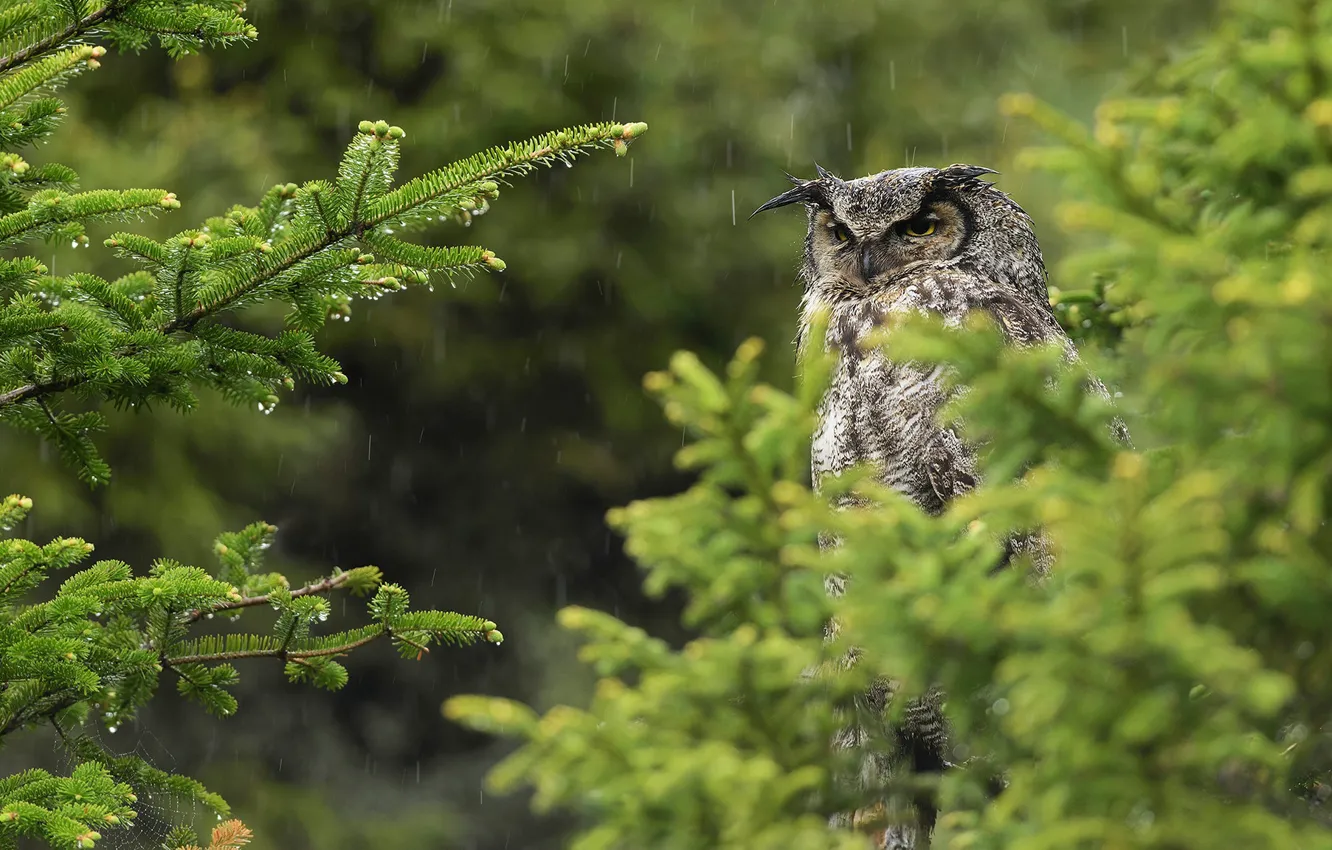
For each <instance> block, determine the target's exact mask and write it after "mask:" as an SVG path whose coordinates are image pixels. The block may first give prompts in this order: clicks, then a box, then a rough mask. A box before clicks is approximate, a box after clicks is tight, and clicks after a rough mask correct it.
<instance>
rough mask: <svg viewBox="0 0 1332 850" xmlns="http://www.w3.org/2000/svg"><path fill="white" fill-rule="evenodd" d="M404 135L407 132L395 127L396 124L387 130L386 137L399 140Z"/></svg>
mask: <svg viewBox="0 0 1332 850" xmlns="http://www.w3.org/2000/svg"><path fill="white" fill-rule="evenodd" d="M406 135H407V131H406V130H404V129H402V128H401V127H399V126H397V125H396V124H395V125H394V126H392V127H389V128H388V137H389V138H390V139H401V138H402V137H403V136H406Z"/></svg>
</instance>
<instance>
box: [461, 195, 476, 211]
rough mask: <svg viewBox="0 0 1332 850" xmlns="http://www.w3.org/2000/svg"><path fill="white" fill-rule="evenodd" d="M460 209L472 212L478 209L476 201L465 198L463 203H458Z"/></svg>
mask: <svg viewBox="0 0 1332 850" xmlns="http://www.w3.org/2000/svg"><path fill="white" fill-rule="evenodd" d="M458 208H459V209H464V210H468V211H469V212H470V211H471V210H474V209H476V201H474V200H472V199H471V198H463V199H462V200H461V201H459V202H458Z"/></svg>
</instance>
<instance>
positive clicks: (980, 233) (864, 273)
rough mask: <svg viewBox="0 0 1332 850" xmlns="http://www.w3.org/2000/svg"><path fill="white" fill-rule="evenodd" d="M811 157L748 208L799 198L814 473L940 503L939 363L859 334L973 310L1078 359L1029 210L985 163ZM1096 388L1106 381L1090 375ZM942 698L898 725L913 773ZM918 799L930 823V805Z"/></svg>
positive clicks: (931, 745) (834, 584)
mask: <svg viewBox="0 0 1332 850" xmlns="http://www.w3.org/2000/svg"><path fill="white" fill-rule="evenodd" d="M815 167H816V169H817V172H818V177H817V178H816V179H813V180H801V179H798V178H795V177H792V178H790V179H791V181H792V182H793V183H794V184H795V185H794V187H793V188H791V189H790V190H788V191H786V192H785V193H783V194H781V195H779V196H777V197H776V198H773V199H772V200H770V201H768V202H767V203H765V204H763V206H761V207H759V209H757V210H755V214H757V213H758V212H762V211H763V210H768V209H773V208H775V207H782V206H787V205H790V204H797V203H799V204H804V205H805V207H806V208H807V210H808V215H809V227H808V231H807V233H806V235H805V251H804V261H803V266H802V269H801V277H802V278H803V280H804V284H805V293H804V298H803V301H802V310H801V318H800V332H799V337H798V345H799V347H800V348H801V349H804V347H806V346H808V345H817V344H822V345H823V346H824V347H825V349H826V350H831V351H833V352H835V353H836V355H837V365H836V368H835V370H834V374H833V378H832V382H831V385H830V387H829V388H828V390H827V392H826V395H825V396H824V398H823V400H822V403H821V405H820V407H819V411H818V424H817V428H816V431H815V434H814V439H813V445H812V467H813V475H814V485H815V487H816V488H817V487H818V482H819V480H820V479H821V478H823V477H824V476H827V475H830V474H834V475H835V474H837V473H838V472H840V471H842V470H845V469H847V468H849V467H852V466H859V465H863V464H870V465H872V466H873V467H874V468H875V469H876V470H877V472H878V475H879V477H880V480H881V481H882V482H883V483H884V484H886V485H887V486H889V487H891V488H892V489H893V490H895V491H897V492H899V493H901V494H902V495H904V496H906V497H907V498H909V499H910V500H911V501H913V502H915V503H916V504H917V505H918V506H919V507H920V508H921V509H922V510H924V511H926V512H927V513H930V514H938V513H940V512H942V511H943V510H944V508H945V506H946V505H947V504H948V503H949V501H951V500H952V499H954V498H955V497H957V496H959V495H961V494H963V493H965V492H967V491H968V490H970V489H972V488H974V487H975V486H976V485H977V483H978V472H977V468H976V453H975V450H974V448H973V447H970V446H968V445H967V444H966V443H964V442H963V441H962V439H961V438H960V437H959V435H958V424H957V423H950V422H943V421H940V416H939V414H940V409H941V408H942V407H943V405H944V404H945V403H946V402H947V401H948V399H949V391H948V389H947V388H946V387H945V384H944V380H943V378H944V375H945V371H946V367H945V366H934V367H927V366H922V365H918V364H911V363H897V362H892V361H891V360H889V359H888V358H887V357H886V356H885V354H884V353H883V351H882V350H881V349H879V348H878V347H875V346H869V345H866V344H865V343H866V340H867V337H868V336H869V335H870V333H871V332H872V331H874V330H875V329H876V328H877V327H879V326H880V325H882V324H883V323H884V320H885V319H886V318H887V317H888V316H890V315H891V314H894V313H911V312H924V313H928V314H933V315H936V316H941V317H942V318H943V321H944V323H945V324H946V325H952V326H958V325H960V324H961V323H962V321H963V319H964V318H965V317H966V316H967V314H969V313H971V312H972V311H982V312H984V313H987V314H989V315H990V316H992V317H993V318H994V319H995V321H996V322H997V323H998V325H999V327H1000V328H1001V329H1002V332H1003V334H1004V335H1005V338H1006V339H1007V341H1008V342H1010V343H1011V344H1014V345H1020V346H1025V345H1032V344H1037V343H1052V344H1055V345H1059V346H1062V348H1063V349H1064V352H1065V356H1066V358H1067V359H1070V360H1071V359H1075V358H1076V357H1077V353H1076V350H1075V349H1074V347H1073V344H1072V342H1071V341H1070V340H1069V339H1068V337H1067V336H1066V335H1065V333H1064V331H1063V329H1062V328H1061V327H1060V326H1059V322H1058V321H1057V320H1056V319H1055V314H1054V311H1053V310H1052V309H1051V307H1050V302H1049V296H1048V292H1047V288H1046V271H1045V264H1044V261H1043V260H1042V258H1041V249H1040V245H1039V244H1038V243H1037V241H1036V235H1035V233H1034V232H1033V229H1032V221H1031V218H1030V217H1029V216H1028V215H1027V213H1026V212H1025V211H1023V209H1022V208H1021V207H1020V206H1018V205H1017V203H1016V202H1014V201H1013V200H1012V199H1011V198H1009V197H1008V196H1007V195H1005V194H1004V193H1003V192H1001V191H999V190H998V189H997V188H995V187H994V186H993V185H992V184H990V183H989V182H987V181H986V180H983V179H982V177H983V176H984V175H987V174H994V173H995V172H994V171H992V170H990V169H988V168H982V167H979V166H975V165H961V164H958V165H950V166H948V167H946V168H899V169H896V170H892V171H884V172H881V173H879V174H875V175H872V176H869V177H862V178H859V179H855V180H842V179H839V178H838V177H836V176H834V175H833V174H831V173H829V172H828V171H827V170H825V169H823V168H821V167H819V166H817V165H816V166H815ZM822 311H826V315H827V326H826V328H827V330H826V338H825V339H823V340H812V339H810V338H809V337H810V334H811V326H812V320H813V318H814V316H815V315H816V313H819V312H822ZM1093 390H1094V391H1097V392H1100V393H1104V388H1103V387H1101V386H1100V384H1099V383H1097V384H1096V385H1095V387H1093ZM1024 550H1026V551H1029V552H1031V554H1032V555H1033V561H1034V562H1035V565H1036V569H1037V571H1038V572H1039V571H1040V570H1042V569H1046V568H1048V560H1049V557H1048V555H1047V554H1046V553H1045V547H1044V546H1043V545H1041V539H1040V537H1039V535H1018V536H1015V537H1014V538H1011V539H1010V540H1009V541H1008V546H1007V551H1006V553H1005V559H1007V557H1009V556H1011V555H1012V554H1014V553H1015V552H1018V551H1024ZM842 589H843V584H842V579H841V578H840V577H837V576H830V577H829V590H830V592H833V593H840V592H841V590H842ZM890 692H891V683H883V684H882V685H881V686H880V687H879V688H877V689H876V690H875V691H874V692H872V693H870V694H867V695H866V702H867V703H868V704H869V705H870V706H871V707H872V708H874V707H882V706H883V705H884V703H886V701H887V698H888V695H889V694H890ZM941 703H942V694H940V693H938V692H937V691H936V692H933V693H931V694H930V695H929V696H927V697H925V698H923V699H920V700H917V701H915V702H913V703H911V704H909V705H908V707H907V711H906V718H905V721H904V723H903V725H902V728H900V729H898V730H896V735H897V737H898V739H899V743H900V744H901V746H899V747H898V752H897V756H896V757H897V758H898V759H899V760H907V761H908V762H909V764H910V766H911V769H913V770H915V771H937V770H942V769H943V768H944V767H946V765H947V762H946V759H945V752H946V738H947V731H946V726H945V723H944V718H943V713H942V710H941ZM865 738H866V736H865V735H864V731H863V730H861V729H849V730H847V731H846V732H845V733H844V734H843V735H842V736H840V738H839V742H838V743H839V745H840V746H844V747H855V746H860V745H863V744H864V743H865ZM923 808H924V810H923V811H922V812H921V815H922V817H921V820H922V821H923V824H924V826H925V827H926V828H927V829H928V827H929V826H930V825H931V822H932V820H933V813H932V810H929V807H928V806H924V807H923ZM859 814H860V813H857V817H858V816H859ZM879 841H880V846H883V847H910V846H913V844H914V841H913V839H912V837H911V836H910V835H894V834H891V831H890V832H889V833H885V834H882V835H881V836H880V838H879Z"/></svg>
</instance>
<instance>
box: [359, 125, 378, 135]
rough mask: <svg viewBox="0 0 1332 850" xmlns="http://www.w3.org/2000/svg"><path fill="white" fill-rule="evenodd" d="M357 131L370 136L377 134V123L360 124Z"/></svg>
mask: <svg viewBox="0 0 1332 850" xmlns="http://www.w3.org/2000/svg"><path fill="white" fill-rule="evenodd" d="M356 129H357V130H360V131H361V132H362V133H365V134H366V135H367V136H369V135H371V134H373V133H374V132H375V122H373V121H362V122H361V123H360V124H357V125H356Z"/></svg>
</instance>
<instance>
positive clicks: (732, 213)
mask: <svg viewBox="0 0 1332 850" xmlns="http://www.w3.org/2000/svg"><path fill="white" fill-rule="evenodd" d="M731 227H735V190H734V189H732V190H731Z"/></svg>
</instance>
